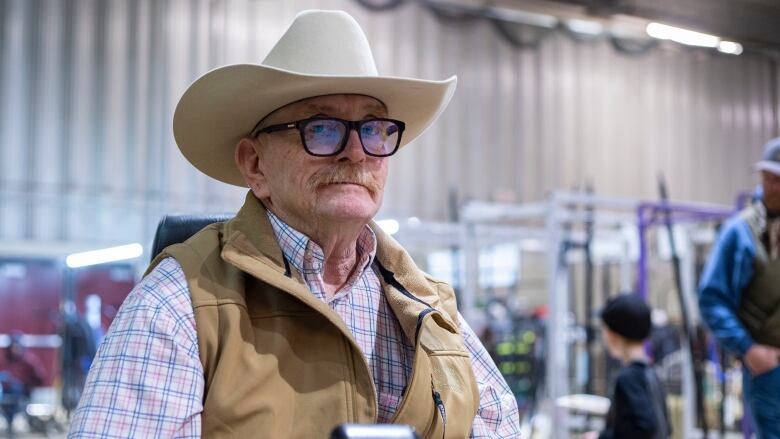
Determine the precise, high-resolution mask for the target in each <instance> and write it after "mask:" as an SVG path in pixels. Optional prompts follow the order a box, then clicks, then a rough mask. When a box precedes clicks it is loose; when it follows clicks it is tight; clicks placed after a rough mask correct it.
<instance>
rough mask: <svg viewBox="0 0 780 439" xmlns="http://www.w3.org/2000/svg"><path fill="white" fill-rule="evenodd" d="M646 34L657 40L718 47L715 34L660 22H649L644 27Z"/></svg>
mask: <svg viewBox="0 0 780 439" xmlns="http://www.w3.org/2000/svg"><path fill="white" fill-rule="evenodd" d="M646 31H647V34H648V35H650V36H651V37H653V38H657V39H659V40H671V41H674V42H677V43H680V44H687V45H689V46H700V47H713V48H714V47H718V43H719V42H720V38H718V37H716V36H715V35H710V34H704V33H701V32H695V31H692V30H688V29H683V28H679V27H674V26H668V25H665V24H661V23H650V24H648V25H647V28H646Z"/></svg>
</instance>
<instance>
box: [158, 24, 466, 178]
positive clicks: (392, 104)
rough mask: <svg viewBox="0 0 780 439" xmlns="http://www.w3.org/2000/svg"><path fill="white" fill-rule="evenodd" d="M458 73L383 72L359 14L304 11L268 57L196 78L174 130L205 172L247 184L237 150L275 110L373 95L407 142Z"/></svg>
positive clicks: (435, 111)
mask: <svg viewBox="0 0 780 439" xmlns="http://www.w3.org/2000/svg"><path fill="white" fill-rule="evenodd" d="M456 80H457V78H456V77H455V76H452V77H450V78H449V79H446V80H443V81H428V80H421V79H411V78H397V77H390V76H380V75H379V73H378V72H377V69H376V65H375V64H374V56H373V55H372V54H371V48H370V47H369V45H368V40H367V39H366V36H365V34H364V33H363V30H362V29H361V28H360V25H358V23H357V21H355V19H354V18H352V17H351V16H350V15H349V14H347V13H346V12H343V11H319V10H311V11H304V12H301V13H300V14H298V15H297V16H296V17H295V19H294V20H293V23H292V24H291V25H290V28H289V29H287V32H285V34H284V35H283V36H282V37H281V39H279V41H278V42H277V43H276V45H275V46H274V47H273V48H272V49H271V52H270V53H269V54H268V56H266V58H265V59H264V60H263V62H262V63H261V64H236V65H229V66H225V67H220V68H218V69H216V70H212V71H210V72H208V73H206V74H205V75H203V76H201V77H200V78H198V79H197V80H196V81H195V82H193V83H192V85H190V87H189V88H188V89H187V91H185V92H184V95H183V96H182V97H181V99H180V100H179V103H178V105H177V106H176V111H175V113H174V115H173V135H174V138H175V139H176V144H178V145H179V149H181V152H182V153H183V154H184V157H186V158H187V160H189V161H190V163H192V164H193V165H194V166H195V167H196V168H198V169H199V170H200V171H201V172H203V173H205V174H206V175H208V176H210V177H213V178H215V179H217V180H219V181H223V182H225V183H230V184H234V185H236V186H246V184H245V183H244V179H243V177H242V176H241V174H240V173H239V171H238V168H237V167H236V165H235V162H234V160H233V151H234V149H235V147H236V144H237V143H238V141H239V140H240V139H241V138H242V137H245V136H247V135H249V133H250V132H251V131H252V129H253V128H254V127H255V125H256V124H257V122H258V121H259V120H261V119H262V118H264V117H265V116H267V115H268V114H270V113H271V112H273V111H274V110H276V109H278V108H280V107H283V106H285V105H287V104H290V103H292V102H295V101H299V100H301V99H305V98H310V97H314V96H321V95H328V94H337V93H354V94H362V95H367V96H372V97H374V98H376V99H379V100H380V101H382V102H383V103H384V104H385V106H386V107H387V111H388V117H391V118H394V119H399V120H402V121H404V122H405V123H406V130H405V131H404V134H403V137H402V139H401V146H404V145H405V144H407V143H409V142H411V141H412V140H414V139H415V138H416V137H417V136H419V135H420V134H422V132H423V131H424V130H425V129H426V128H427V127H428V125H430V124H431V123H432V122H433V121H434V120H435V119H436V117H438V115H439V114H440V113H441V112H442V111H443V110H444V108H445V107H446V106H447V104H448V103H449V101H450V99H451V98H452V94H453V93H454V91H455V83H456Z"/></svg>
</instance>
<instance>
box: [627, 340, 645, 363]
mask: <svg viewBox="0 0 780 439" xmlns="http://www.w3.org/2000/svg"><path fill="white" fill-rule="evenodd" d="M621 360H623V364H629V363H631V362H634V361H639V362H642V363H646V362H647V360H648V358H647V354H645V347H644V346H643V345H642V344H633V343H632V344H631V345H628V346H625V347H624V348H623V351H622V352H621Z"/></svg>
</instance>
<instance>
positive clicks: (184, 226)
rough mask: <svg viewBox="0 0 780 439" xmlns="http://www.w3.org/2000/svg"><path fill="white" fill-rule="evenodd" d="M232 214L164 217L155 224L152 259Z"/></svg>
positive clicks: (231, 216) (229, 217)
mask: <svg viewBox="0 0 780 439" xmlns="http://www.w3.org/2000/svg"><path fill="white" fill-rule="evenodd" d="M233 216H234V215H233V214H226V213H223V214H209V215H165V216H163V217H162V219H161V220H160V223H159V224H157V232H155V234H154V243H153V244H152V259H154V258H156V257H157V255H159V254H160V252H161V251H163V249H165V247H168V246H169V245H172V244H178V243H180V242H184V241H186V240H187V239H189V238H190V236H192V235H194V234H196V233H198V232H199V231H200V230H201V229H202V228H204V227H206V226H208V225H209V224H213V223H219V222H223V221H227V220H229V219H231V218H233Z"/></svg>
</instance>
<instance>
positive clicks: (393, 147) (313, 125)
mask: <svg viewBox="0 0 780 439" xmlns="http://www.w3.org/2000/svg"><path fill="white" fill-rule="evenodd" d="M404 128H406V125H405V124H404V123H403V122H401V121H400V120H395V119H384V118H372V119H365V120H344V119H338V118H335V117H313V118H309V119H302V120H298V121H295V122H288V123H282V124H278V125H271V126H267V127H265V128H260V129H255V130H253V131H252V137H257V136H258V135H260V134H262V133H273V132H277V131H284V130H292V129H297V130H298V131H299V132H300V134H301V142H302V143H303V149H305V150H306V152H307V153H309V154H311V155H314V156H317V157H328V156H334V155H338V154H340V153H341V151H344V148H345V147H346V146H347V142H348V141H349V133H351V132H352V130H355V131H357V133H358V137H360V143H361V144H362V145H363V151H364V152H365V153H366V154H368V155H370V156H373V157H388V156H391V155H393V154H395V152H396V151H397V150H398V146H399V145H400V144H401V134H403V132H404Z"/></svg>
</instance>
